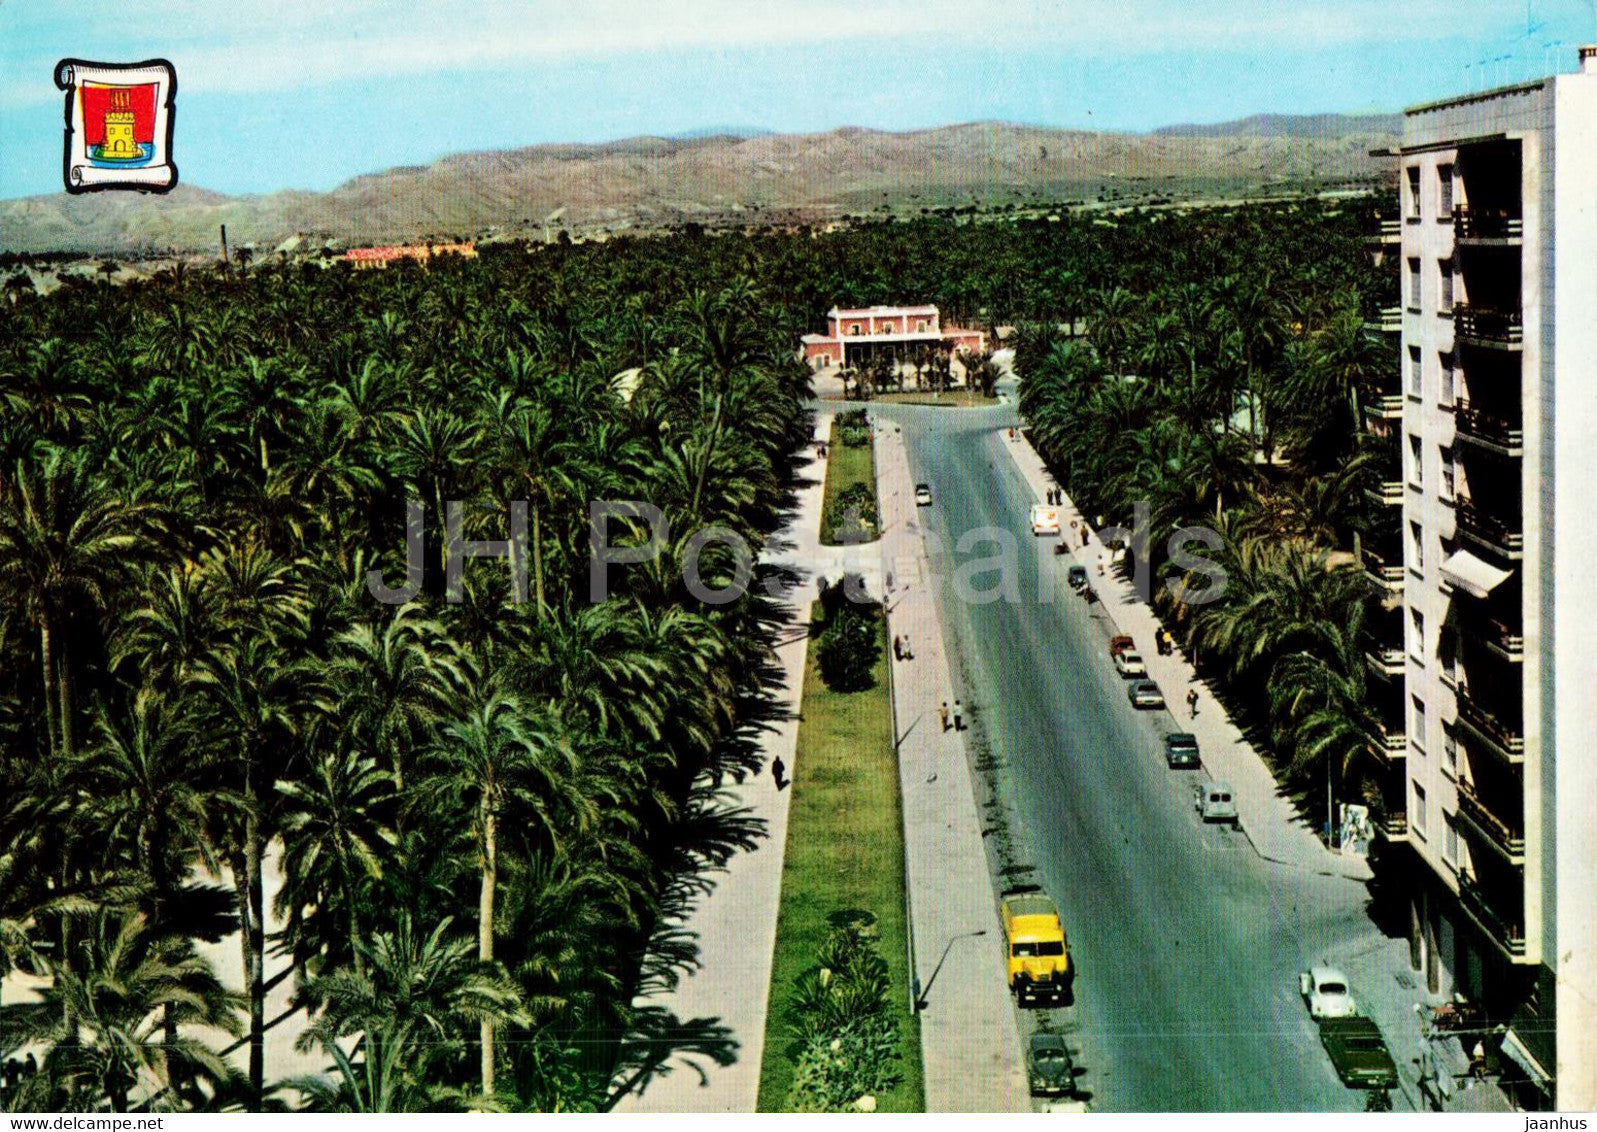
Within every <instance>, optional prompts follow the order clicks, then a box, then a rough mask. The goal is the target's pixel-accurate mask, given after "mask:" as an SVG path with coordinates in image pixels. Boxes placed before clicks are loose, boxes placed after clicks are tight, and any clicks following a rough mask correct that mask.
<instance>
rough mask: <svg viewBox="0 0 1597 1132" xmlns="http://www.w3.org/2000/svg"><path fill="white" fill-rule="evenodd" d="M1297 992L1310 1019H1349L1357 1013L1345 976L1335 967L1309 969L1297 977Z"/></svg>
mask: <svg viewBox="0 0 1597 1132" xmlns="http://www.w3.org/2000/svg"><path fill="white" fill-rule="evenodd" d="M1298 992H1299V993H1300V994H1302V995H1303V1001H1304V1003H1306V1004H1307V1005H1308V1008H1309V1017H1310V1018H1351V1017H1352V1016H1353V1015H1355V1014H1357V1013H1358V1012H1359V1011H1358V1007H1357V1005H1355V1004H1354V1002H1353V995H1352V994H1351V993H1349V991H1348V989H1347V976H1346V975H1344V974H1343V973H1342V972H1341V971H1338V970H1337V969H1336V968H1335V967H1310V968H1309V969H1308V970H1307V971H1304V972H1303V973H1302V974H1300V975H1298Z"/></svg>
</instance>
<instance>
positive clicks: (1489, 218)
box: [1453, 204, 1525, 240]
mask: <svg viewBox="0 0 1597 1132" xmlns="http://www.w3.org/2000/svg"><path fill="white" fill-rule="evenodd" d="M1524 235H1525V219H1524V217H1521V216H1508V215H1506V214H1504V213H1503V212H1501V211H1484V210H1481V209H1476V208H1471V207H1470V206H1469V205H1467V204H1461V205H1458V206H1457V207H1455V208H1454V209H1453V237H1454V239H1458V240H1518V239H1520V238H1521V237H1523V236H1524Z"/></svg>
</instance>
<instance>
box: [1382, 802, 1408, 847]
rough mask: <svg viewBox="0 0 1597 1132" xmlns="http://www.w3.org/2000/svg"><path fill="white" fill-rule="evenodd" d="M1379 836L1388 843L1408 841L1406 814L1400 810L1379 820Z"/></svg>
mask: <svg viewBox="0 0 1597 1132" xmlns="http://www.w3.org/2000/svg"><path fill="white" fill-rule="evenodd" d="M1380 828H1381V834H1382V835H1383V836H1384V837H1385V838H1386V839H1387V840H1388V841H1407V840H1408V814H1406V813H1404V812H1403V811H1402V810H1399V811H1397V812H1396V813H1392V814H1387V815H1386V816H1385V817H1384V818H1382V819H1381V825H1380Z"/></svg>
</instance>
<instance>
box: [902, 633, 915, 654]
mask: <svg viewBox="0 0 1597 1132" xmlns="http://www.w3.org/2000/svg"><path fill="white" fill-rule="evenodd" d="M904 659H905V660H914V659H915V650H914V649H912V648H910V647H909V634H908V633H905V634H904Z"/></svg>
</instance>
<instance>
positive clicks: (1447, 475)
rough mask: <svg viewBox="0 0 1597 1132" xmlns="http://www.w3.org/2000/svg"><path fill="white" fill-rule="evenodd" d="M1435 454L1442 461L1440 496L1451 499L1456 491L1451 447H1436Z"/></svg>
mask: <svg viewBox="0 0 1597 1132" xmlns="http://www.w3.org/2000/svg"><path fill="white" fill-rule="evenodd" d="M1437 454H1438V455H1439V456H1440V457H1441V463H1442V498H1443V499H1452V498H1453V497H1454V494H1455V493H1456V490H1457V488H1456V485H1455V484H1454V482H1453V481H1454V480H1455V479H1456V478H1457V477H1456V474H1455V468H1454V464H1453V450H1452V449H1451V448H1438V449H1437Z"/></svg>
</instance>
